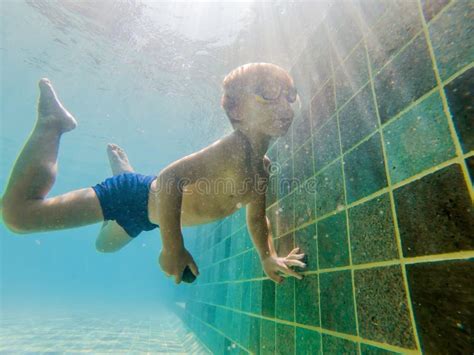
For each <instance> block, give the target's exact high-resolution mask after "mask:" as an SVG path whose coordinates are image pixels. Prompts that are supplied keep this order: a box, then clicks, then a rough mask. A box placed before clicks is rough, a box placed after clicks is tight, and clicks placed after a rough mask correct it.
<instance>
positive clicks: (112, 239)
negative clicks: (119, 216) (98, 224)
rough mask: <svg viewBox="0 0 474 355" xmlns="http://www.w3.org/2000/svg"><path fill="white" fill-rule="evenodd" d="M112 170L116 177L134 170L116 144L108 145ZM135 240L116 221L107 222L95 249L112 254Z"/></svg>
mask: <svg viewBox="0 0 474 355" xmlns="http://www.w3.org/2000/svg"><path fill="white" fill-rule="evenodd" d="M107 155H108V157H109V163H110V168H111V169H112V173H113V174H114V175H119V174H121V173H125V172H130V173H132V172H133V171H134V170H133V168H132V166H131V165H130V162H129V161H128V157H127V154H126V153H125V151H124V150H123V149H122V148H120V147H119V146H118V145H116V144H108V145H107ZM132 240H133V238H132V237H130V236H129V235H128V233H127V232H126V231H125V230H124V229H123V228H122V227H121V226H120V225H119V224H118V223H117V222H115V221H105V222H104V223H103V224H102V228H101V229H100V232H99V235H98V237H97V240H96V242H95V247H96V249H97V250H98V251H100V252H103V253H111V252H115V251H117V250H120V249H122V248H123V247H124V246H125V245H127V244H128V243H130V242H131V241H132Z"/></svg>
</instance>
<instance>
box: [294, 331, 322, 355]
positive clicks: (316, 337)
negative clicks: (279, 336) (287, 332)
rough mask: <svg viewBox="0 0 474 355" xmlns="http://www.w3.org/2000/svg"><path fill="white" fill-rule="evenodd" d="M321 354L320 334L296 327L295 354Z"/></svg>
mask: <svg viewBox="0 0 474 355" xmlns="http://www.w3.org/2000/svg"><path fill="white" fill-rule="evenodd" d="M307 354H312V355H316V354H321V334H320V333H318V332H316V331H314V330H309V329H305V328H300V327H296V355H307Z"/></svg>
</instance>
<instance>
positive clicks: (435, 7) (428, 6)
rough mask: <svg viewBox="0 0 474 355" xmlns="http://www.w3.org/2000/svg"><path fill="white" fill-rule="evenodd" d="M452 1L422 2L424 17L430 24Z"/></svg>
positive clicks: (431, 0)
mask: <svg viewBox="0 0 474 355" xmlns="http://www.w3.org/2000/svg"><path fill="white" fill-rule="evenodd" d="M450 1H451V0H421V6H422V8H423V15H424V16H425V20H426V22H430V21H431V19H432V18H433V17H435V16H436V15H437V14H438V13H439V12H440V11H441V10H442V9H443V8H444V7H445V6H446V5H447V4H449V2H450Z"/></svg>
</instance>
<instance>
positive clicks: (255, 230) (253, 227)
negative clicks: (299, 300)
mask: <svg viewBox="0 0 474 355" xmlns="http://www.w3.org/2000/svg"><path fill="white" fill-rule="evenodd" d="M265 205H266V203H265V194H260V195H259V197H258V198H257V200H255V201H253V202H251V203H249V204H248V205H247V227H248V230H249V233H250V235H251V236H252V240H253V243H254V245H255V248H256V249H257V251H258V254H259V256H260V261H261V263H262V267H263V270H264V271H265V273H266V274H267V276H268V277H269V278H270V279H272V280H273V281H275V282H277V283H281V282H282V281H283V278H282V277H281V276H279V275H278V274H277V272H278V271H280V272H283V273H285V274H288V275H291V276H294V277H296V278H298V279H300V280H301V279H303V276H302V275H300V274H298V273H297V272H296V271H294V270H292V269H290V268H289V267H288V266H300V267H305V266H306V265H305V264H304V263H302V262H301V261H299V260H298V259H302V258H303V257H304V254H295V253H296V252H297V250H298V249H299V248H295V249H293V250H292V251H291V252H290V254H288V256H287V257H283V258H280V257H278V255H277V254H276V251H275V247H274V245H273V237H272V232H271V227H270V221H269V220H268V217H267V216H266V214H265Z"/></svg>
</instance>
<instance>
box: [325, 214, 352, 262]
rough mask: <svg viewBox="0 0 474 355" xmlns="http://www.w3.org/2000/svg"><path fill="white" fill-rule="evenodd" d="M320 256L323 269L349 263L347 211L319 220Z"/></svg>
mask: <svg viewBox="0 0 474 355" xmlns="http://www.w3.org/2000/svg"><path fill="white" fill-rule="evenodd" d="M318 258H319V267H320V268H321V269H330V268H335V267H340V266H347V265H349V248H348V245H347V226H346V212H345V211H343V212H340V213H338V214H336V215H333V216H330V217H328V218H325V219H323V220H322V221H319V222H318Z"/></svg>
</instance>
